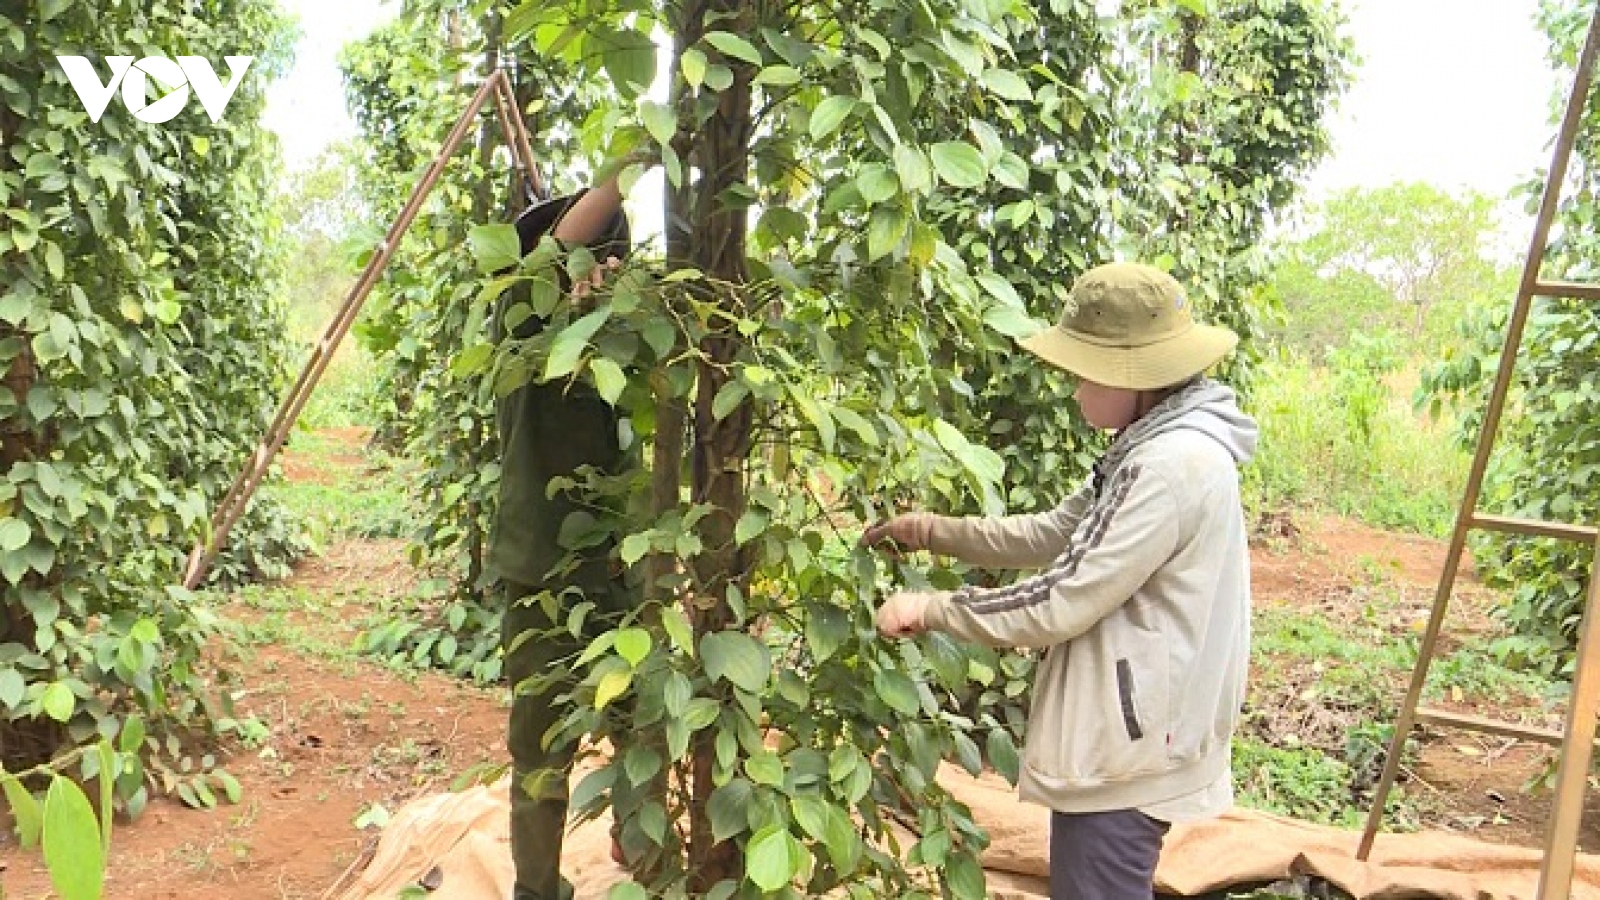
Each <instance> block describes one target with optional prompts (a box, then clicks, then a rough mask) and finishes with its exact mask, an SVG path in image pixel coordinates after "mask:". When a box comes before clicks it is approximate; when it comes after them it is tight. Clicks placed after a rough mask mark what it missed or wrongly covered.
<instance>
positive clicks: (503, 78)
mask: <svg viewBox="0 0 1600 900" xmlns="http://www.w3.org/2000/svg"><path fill="white" fill-rule="evenodd" d="M491 96H492V97H493V98H494V104H495V111H496V113H497V114H498V115H499V118H500V130H501V133H502V134H503V135H504V137H505V141H506V144H507V145H508V147H509V148H510V150H511V158H512V160H513V162H514V163H515V165H516V168H517V171H518V172H519V173H520V174H521V176H522V178H523V183H524V184H525V185H526V187H527V189H528V190H529V191H531V192H532V194H533V196H535V197H542V196H543V195H544V186H543V184H542V182H540V180H539V173H538V170H537V169H535V168H534V164H533V149H532V145H531V144H530V143H529V140H528V129H527V125H526V123H525V122H524V121H523V118H522V110H521V109H519V108H518V106H517V98H516V93H515V91H513V90H512V86H511V79H510V77H509V76H508V75H506V73H505V70H503V69H496V70H495V71H494V73H493V74H492V75H490V76H489V77H488V78H487V79H486V80H485V81H484V82H483V84H481V85H479V87H478V91H477V93H476V94H474V95H473V97H472V100H471V101H470V102H469V103H468V104H467V108H466V109H465V110H463V111H462V113H461V117H460V118H459V119H457V120H456V124H455V127H454V128H452V129H451V130H450V134H449V136H448V137H446V138H445V141H444V145H443V146H441V147H440V148H439V152H438V153H437V154H436V155H435V156H434V158H433V161H432V162H431V163H429V164H428V168H427V170H426V171H424V172H423V173H422V178H421V180H420V181H418V182H417V186H416V187H415V188H413V189H412V191H411V198H410V199H409V200H408V201H406V205H405V207H404V208H403V209H401V210H400V214H399V215H398V216H396V217H395V220H394V221H393V222H392V223H390V225H389V231H388V233H386V234H385V235H384V237H383V240H382V241H381V242H380V243H379V244H378V245H377V247H376V248H375V249H376V252H374V253H373V254H372V257H371V258H370V259H368V260H367V265H366V268H365V269H364V270H362V272H361V277H360V278H359V279H357V280H356V283H355V285H354V286H353V287H351V288H350V292H349V293H348V294H346V295H345V299H344V303H343V304H342V305H340V307H339V311H338V312H337V313H335V314H334V316H333V320H332V321H330V322H329V323H328V327H327V330H326V331H324V332H323V335H322V339H321V340H320V341H318V342H317V345H316V347H315V348H313V350H312V352H311V358H310V359H309V360H308V361H307V362H306V365H305V368H304V369H302V370H301V372H300V377H299V379H297V380H296V381H295V383H294V386H293V387H292V388H290V389H289V393H288V394H287V395H286V396H285V397H284V398H283V403H282V404H281V405H280V406H279V407H278V414H277V416H276V417H274V418H273V420H272V424H271V425H269V426H268V427H267V433H266V434H265V435H264V436H262V438H261V443H260V444H259V445H257V446H256V450H255V452H254V453H252V454H251V455H250V458H249V459H248V460H246V461H245V465H244V468H243V470H241V471H240V472H239V475H238V477H237V478H235V479H234V482H233V486H232V487H230V488H229V489H228V493H227V494H226V495H225V496H224V497H223V498H222V501H221V502H220V503H218V504H217V508H216V510H215V511H214V512H213V513H212V516H211V523H210V528H208V529H207V532H206V533H205V534H203V535H201V537H200V539H199V540H197V541H196V542H195V545H194V549H193V550H191V551H189V559H188V561H187V563H186V564H185V565H184V572H183V586H184V587H185V588H188V589H190V590H193V589H194V588H196V587H198V586H199V584H200V582H201V580H202V579H204V578H205V574H206V568H207V567H208V566H209V565H210V564H211V561H212V560H213V559H214V558H216V555H217V551H218V550H220V549H221V548H222V546H223V545H224V543H225V542H226V541H227V539H228V531H229V530H230V529H231V528H233V526H234V523H236V522H238V521H239V518H240V517H241V516H243V515H244V511H245V508H246V507H247V506H248V505H249V503H250V498H251V497H253V496H255V492H256V488H258V487H260V485H261V480H262V479H263V478H265V477H266V474H267V470H268V469H269V468H270V467H271V466H272V461H273V459H274V458H275V457H276V456H277V455H278V451H279V450H281V449H282V448H283V443H284V441H286V440H288V439H289V430H290V429H291V428H293V427H294V423H295V420H296V419H298V418H299V417H300V413H301V411H302V410H304V409H305V405H306V401H308V400H310V399H311V392H312V391H313V390H315V389H316V386H317V382H318V381H319V380H321V378H322V373H323V372H324V371H326V370H327V368H328V363H330V362H331V361H332V360H333V354H334V353H335V352H336V351H337V350H338V349H339V342H340V341H342V340H344V336H345V334H346V333H347V332H349V330H350V326H351V324H352V323H354V322H355V320H356V315H357V314H359V313H360V312H361V306H362V304H363V303H365V302H366V299H367V295H368V294H370V293H371V292H372V288H373V287H374V286H375V285H376V284H377V283H378V278H379V277H381V276H382V275H383V270H384V269H385V268H386V267H388V265H389V260H390V259H391V258H393V256H394V252H395V250H396V249H397V248H398V247H399V246H400V239H401V238H402V237H404V236H405V233H406V229H408V228H410V227H411V222H412V220H414V219H415V218H416V217H417V213H418V212H419V211H420V210H421V209H422V203H423V201H424V200H426V199H427V197H428V194H429V193H430V192H431V191H432V190H433V186H434V185H435V184H436V183H438V181H439V177H440V176H441V175H443V174H444V170H445V167H446V166H448V165H449V163H450V160H451V158H452V157H454V156H455V152H456V150H457V148H459V147H460V146H461V142H462V141H463V140H464V139H465V138H466V136H467V133H468V132H469V131H470V130H471V128H472V124H473V123H474V122H476V121H477V117H478V113H479V111H481V110H482V109H483V105H484V104H485V103H486V102H488V101H489V99H490V97H491Z"/></svg>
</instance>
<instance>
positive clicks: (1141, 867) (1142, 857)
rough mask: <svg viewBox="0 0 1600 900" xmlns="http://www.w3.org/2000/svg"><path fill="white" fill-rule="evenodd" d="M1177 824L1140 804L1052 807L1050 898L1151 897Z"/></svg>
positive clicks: (1107, 899)
mask: <svg viewBox="0 0 1600 900" xmlns="http://www.w3.org/2000/svg"><path fill="white" fill-rule="evenodd" d="M1171 827H1172V826H1170V825H1168V824H1167V823H1166V822H1162V821H1159V820H1156V819H1152V818H1150V817H1149V816H1147V815H1145V814H1144V813H1142V812H1139V811H1138V810H1136V809H1119V810H1113V811H1111V812H1097V813H1059V812H1058V813H1051V815H1050V900H1150V898H1151V897H1153V896H1155V887H1154V883H1155V876H1156V861H1157V860H1159V859H1160V858H1161V840H1162V838H1164V837H1166V834H1167V829H1169V828H1171Z"/></svg>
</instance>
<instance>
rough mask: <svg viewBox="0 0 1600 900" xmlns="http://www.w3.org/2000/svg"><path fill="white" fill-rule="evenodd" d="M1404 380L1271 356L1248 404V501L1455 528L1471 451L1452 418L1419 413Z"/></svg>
mask: <svg viewBox="0 0 1600 900" xmlns="http://www.w3.org/2000/svg"><path fill="white" fill-rule="evenodd" d="M1404 380H1405V379H1404V378H1403V377H1398V376H1386V374H1385V372H1384V370H1383V369H1382V368H1381V367H1377V368H1363V367H1362V366H1361V365H1360V364H1358V363H1354V362H1339V363H1337V364H1333V365H1312V364H1310V363H1308V362H1306V361H1304V360H1299V359H1295V358H1292V357H1282V358H1278V359H1273V360H1268V361H1267V362H1265V363H1264V364H1263V365H1262V368H1261V371H1260V374H1259V376H1258V378H1257V385H1258V386H1257V388H1256V392H1255V395H1254V397H1253V398H1252V399H1251V403H1250V406H1251V412H1252V413H1254V414H1255V415H1256V416H1257V418H1258V420H1259V422H1260V425H1261V445H1260V450H1259V452H1258V454H1257V456H1256V458H1255V460H1254V461H1253V462H1252V463H1251V465H1250V466H1248V467H1247V468H1246V469H1245V486H1246V502H1247V504H1248V505H1249V506H1250V507H1251V508H1252V509H1253V510H1257V511H1260V510H1274V509H1283V508H1286V507H1298V508H1310V509H1316V510H1320V511H1325V512H1333V513H1338V514H1340V515H1344V516H1349V517H1351V518H1355V519H1359V520H1361V521H1363V522H1366V523H1368V524H1370V525H1374V526H1377V527H1380V528H1391V529H1397V530H1403V531H1411V532H1418V533H1421V534H1427V535H1432V536H1435V537H1443V536H1445V535H1446V534H1448V533H1449V530H1450V526H1451V523H1452V522H1453V520H1454V516H1455V511H1456V508H1457V506H1458V505H1459V504H1460V502H1461V492H1462V488H1463V485H1464V484H1465V483H1466V472H1467V468H1468V466H1469V464H1470V457H1469V456H1468V454H1467V453H1466V452H1465V451H1463V450H1461V449H1460V448H1459V447H1458V446H1457V445H1456V442H1455V440H1454V432H1453V429H1454V423H1453V422H1451V421H1433V420H1431V419H1429V418H1428V417H1426V416H1423V415H1418V414H1417V413H1416V412H1414V411H1413V409H1412V407H1411V403H1410V400H1409V398H1407V397H1405V396H1401V395H1400V392H1399V391H1398V390H1396V389H1395V388H1394V387H1393V386H1392V384H1393V383H1394V382H1397V381H1398V382H1403V381H1404Z"/></svg>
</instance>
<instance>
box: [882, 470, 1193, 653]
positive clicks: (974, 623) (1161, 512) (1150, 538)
mask: <svg viewBox="0 0 1600 900" xmlns="http://www.w3.org/2000/svg"><path fill="white" fill-rule="evenodd" d="M1178 536H1179V523H1178V510H1177V503H1176V501H1175V499H1174V497H1173V494H1172V491H1171V489H1170V488H1169V487H1168V485H1167V483H1166V481H1165V479H1164V477H1163V476H1162V475H1161V474H1160V473H1158V472H1155V471H1153V470H1151V469H1148V468H1146V467H1143V466H1140V465H1137V464H1130V465H1127V466H1125V467H1124V468H1123V469H1122V470H1121V471H1119V472H1118V473H1117V475H1116V476H1115V477H1114V478H1113V479H1112V480H1111V482H1110V484H1108V485H1107V487H1106V496H1105V497H1104V499H1102V500H1101V501H1100V502H1099V503H1097V504H1096V505H1095V506H1094V508H1093V509H1092V510H1090V511H1089V513H1088V514H1087V515H1085V516H1084V517H1083V519H1082V520H1081V521H1080V522H1079V524H1078V527H1077V529H1076V531H1075V532H1074V534H1073V536H1072V539H1071V548H1070V550H1069V551H1068V552H1067V553H1066V554H1064V555H1063V556H1061V557H1060V558H1059V559H1057V560H1055V562H1054V564H1052V565H1051V566H1050V568H1049V569H1047V570H1046V571H1044V572H1041V573H1040V574H1038V575H1035V576H1033V577H1031V578H1026V579H1023V580H1022V581H1019V582H1017V583H1015V584H1012V585H1009V586H1006V587H1002V588H967V589H964V590H961V591H956V592H953V593H950V592H940V593H923V594H907V595H896V596H895V597H891V598H890V600H889V602H887V603H885V608H886V609H887V610H888V611H889V614H890V617H891V619H892V621H889V622H888V623H887V624H888V625H890V626H891V627H893V626H899V627H900V631H899V632H898V633H901V634H905V633H915V632H916V631H920V630H924V629H926V630H938V631H944V632H946V633H948V634H950V635H952V636H954V637H957V638H961V639H963V640H968V641H972V642H975V643H979V644H985V645H987V646H993V647H1051V646H1054V645H1056V644H1059V643H1063V642H1065V641H1070V640H1072V639H1073V638H1075V637H1078V636H1079V635H1081V634H1083V633H1084V632H1086V631H1088V630H1089V629H1090V628H1093V627H1094V625H1095V624H1096V623H1097V622H1099V621H1100V620H1101V619H1102V618H1104V617H1105V616H1106V615H1107V614H1109V613H1110V612H1111V611H1112V610H1114V609H1116V608H1117V607H1118V606H1121V605H1122V604H1123V603H1125V602H1127V600H1128V599H1129V598H1130V597H1132V596H1133V594H1134V593H1135V592H1136V591H1138V589H1139V588H1140V587H1141V586H1142V585H1144V583H1145V582H1146V581H1148V580H1149V579H1150V576H1151V575H1153V574H1154V573H1155V572H1156V571H1157V570H1158V569H1160V568H1161V566H1162V565H1164V564H1165V563H1166V562H1167V560H1168V559H1170V558H1171V556H1172V554H1173V553H1174V552H1176V550H1177V547H1178ZM882 612H883V611H880V613H882ZM880 618H881V617H880ZM885 633H891V632H890V631H888V630H885Z"/></svg>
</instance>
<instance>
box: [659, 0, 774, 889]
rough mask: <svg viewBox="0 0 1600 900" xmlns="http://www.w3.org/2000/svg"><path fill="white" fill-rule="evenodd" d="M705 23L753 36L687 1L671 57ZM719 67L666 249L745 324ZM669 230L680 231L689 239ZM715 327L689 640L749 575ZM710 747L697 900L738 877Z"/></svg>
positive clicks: (700, 435) (734, 416)
mask: <svg viewBox="0 0 1600 900" xmlns="http://www.w3.org/2000/svg"><path fill="white" fill-rule="evenodd" d="M709 13H718V14H724V15H727V14H731V18H729V19H726V20H719V21H718V25H717V27H718V28H719V29H722V30H726V31H731V32H733V33H735V34H740V33H745V32H747V31H751V30H753V29H754V25H755V21H756V16H755V8H754V6H753V5H752V4H751V3H749V2H748V0H689V2H687V3H686V4H685V6H684V7H683V22H682V27H681V28H679V29H677V34H678V45H677V51H678V54H680V55H681V53H682V51H683V49H684V48H687V47H690V46H693V45H694V44H696V43H698V42H699V40H700V37H701V35H702V34H703V33H704V31H705V20H706V16H707V15H708V14H709ZM727 62H728V63H729V64H730V65H731V66H732V67H733V69H734V82H733V84H732V85H731V86H730V87H729V88H728V89H727V90H725V91H723V92H722V93H721V94H720V95H719V97H720V104H719V106H718V107H717V111H716V113H715V114H714V115H712V117H711V120H710V121H709V122H707V123H706V124H705V126H704V127H702V128H700V129H697V130H696V131H695V132H694V133H693V134H692V135H687V136H686V135H684V134H680V135H679V140H678V141H676V142H675V143H676V144H679V145H681V146H682V150H687V152H682V151H681V150H680V153H679V155H680V158H682V159H683V160H684V162H685V168H686V171H685V174H684V178H685V181H686V182H687V181H688V179H689V178H690V177H691V176H692V173H693V171H694V170H696V169H698V171H699V173H700V174H699V178H698V180H696V181H694V182H693V183H692V184H690V185H689V187H688V188H687V189H685V190H676V191H670V192H669V193H668V197H667V216H666V221H667V223H668V226H667V227H668V229H669V231H668V243H667V249H668V261H669V264H670V265H672V266H674V267H680V266H683V265H689V266H693V267H694V268H697V269H699V270H700V271H702V272H704V273H706V275H707V276H709V278H710V279H712V281H713V282H714V285H713V286H708V287H705V288H703V290H704V291H705V292H706V296H707V297H708V298H710V299H713V300H714V301H715V302H717V303H718V304H720V305H721V306H722V308H724V309H726V310H728V312H729V313H730V314H731V315H732V316H733V317H740V316H743V315H744V314H745V309H744V302H745V296H744V292H743V290H742V286H743V285H744V283H745V282H746V280H747V278H748V274H747V272H746V269H745V231H746V217H745V216H746V214H745V211H744V210H743V209H734V210H724V209H722V208H721V207H720V203H719V200H718V196H719V195H720V194H721V193H722V192H723V191H724V190H726V189H727V188H729V187H730V186H733V185H736V184H743V183H744V181H745V177H746V173H747V170H748V168H749V146H750V138H751V131H752V123H751V118H750V78H751V69H750V67H749V66H746V65H744V64H741V63H737V62H736V61H733V60H728V61H727ZM691 161H692V165H691ZM677 223H687V225H688V233H687V234H685V233H683V231H682V226H681V225H680V224H677ZM718 323H719V324H718V325H717V328H716V330H715V331H714V332H713V333H711V334H709V335H707V336H706V337H705V338H704V339H703V340H702V342H701V345H700V350H701V352H702V353H703V354H704V359H703V360H702V361H701V362H700V363H699V371H698V373H697V374H698V378H697V381H696V393H695V398H694V407H693V423H694V429H693V434H694V445H693V447H692V448H691V456H690V464H691V482H690V490H691V497H692V500H693V502H695V503H703V504H707V505H709V506H710V507H712V509H713V510H714V511H713V512H712V513H711V514H710V515H708V516H707V517H706V518H705V519H704V520H702V524H701V531H700V534H701V539H702V542H703V545H704V549H703V551H702V553H701V555H700V556H698V557H696V558H695V560H694V566H693V568H694V576H695V578H694V581H695V585H696V590H697V591H698V592H700V596H699V597H697V598H696V600H697V601H698V602H696V603H694V604H693V608H692V610H691V612H692V615H693V624H694V628H695V633H696V634H697V635H699V634H706V633H709V632H716V631H720V630H722V629H724V628H726V627H727V626H728V625H729V624H730V623H731V622H732V621H733V616H732V613H731V611H730V609H729V606H728V603H727V599H726V597H727V591H728V588H729V587H730V586H732V585H740V586H741V587H742V586H743V583H744V581H745V578H746V572H747V569H748V560H747V558H746V555H745V554H744V553H743V552H741V551H740V548H739V547H738V546H737V544H736V543H735V542H734V527H735V525H736V524H737V522H738V521H739V517H740V515H742V514H743V512H744V507H745V486H744V463H745V460H746V459H747V457H748V455H749V452H750V444H751V421H752V407H751V405H750V403H749V401H748V400H747V401H745V402H744V403H741V404H740V405H739V407H738V408H737V409H735V410H734V411H733V412H731V413H730V414H729V415H727V416H726V417H724V418H723V419H721V420H720V421H719V420H718V419H717V418H716V416H715V415H713V413H712V401H713V400H714V399H715V398H716V396H717V392H718V391H719V390H720V389H721V388H722V386H723V385H724V384H725V383H726V382H727V381H728V380H729V378H730V375H729V372H728V367H729V365H730V364H731V363H733V362H734V361H735V360H737V359H738V358H739V357H740V350H741V348H742V347H743V341H744V339H743V338H742V337H741V336H740V335H739V333H738V331H737V330H736V329H734V328H733V327H732V326H731V325H728V324H727V320H726V319H719V320H718ZM713 739H714V735H713V734H712V733H711V732H710V731H705V732H701V733H700V734H699V735H698V736H697V737H696V740H695V742H694V744H693V746H692V749H691V753H692V754H693V761H692V769H691V771H692V779H693V783H692V786H691V801H690V804H691V812H690V833H689V848H688V851H689V858H688V868H689V871H690V872H692V873H694V877H695V878H696V883H695V884H693V885H691V889H692V890H695V891H697V892H699V891H705V890H707V889H709V888H710V887H711V886H712V885H714V884H716V883H717V882H718V881H720V880H722V879H723V878H730V877H731V878H737V877H738V876H739V857H738V854H737V851H736V848H735V846H734V845H733V844H731V843H722V844H718V843H716V842H715V841H714V840H713V838H712V833H711V822H710V818H709V816H708V815H707V812H706V809H707V805H708V803H709V801H710V797H711V792H712V790H713V787H714V785H713V784H712V780H711V776H712V771H713V768H714V765H715V759H716V755H715V749H714V745H713Z"/></svg>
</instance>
